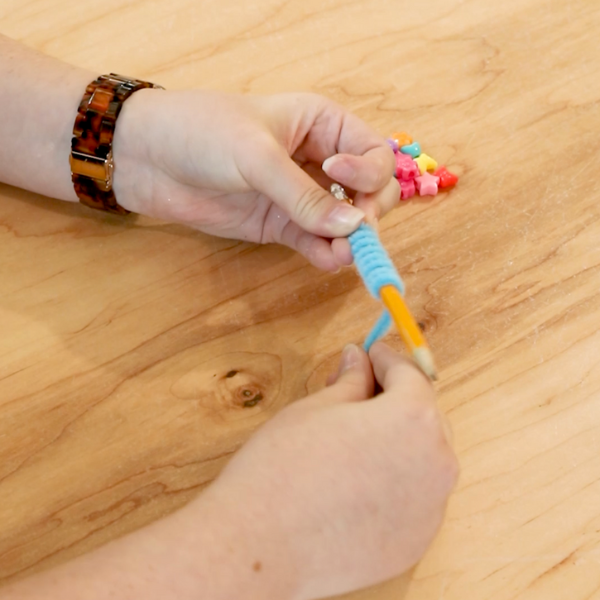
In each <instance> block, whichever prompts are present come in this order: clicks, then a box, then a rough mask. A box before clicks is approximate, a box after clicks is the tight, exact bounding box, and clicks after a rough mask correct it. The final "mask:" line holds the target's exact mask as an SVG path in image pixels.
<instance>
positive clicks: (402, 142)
mask: <svg viewBox="0 0 600 600" xmlns="http://www.w3.org/2000/svg"><path fill="white" fill-rule="evenodd" d="M392 139H393V140H394V141H395V142H396V143H397V144H398V147H400V148H401V147H402V146H408V145H410V144H412V142H413V139H412V138H411V137H410V135H408V133H406V132H404V131H397V132H396V133H393V134H392Z"/></svg>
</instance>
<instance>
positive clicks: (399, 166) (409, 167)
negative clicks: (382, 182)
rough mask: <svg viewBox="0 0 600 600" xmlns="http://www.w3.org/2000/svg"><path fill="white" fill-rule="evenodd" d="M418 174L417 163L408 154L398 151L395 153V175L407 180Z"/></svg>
mask: <svg viewBox="0 0 600 600" xmlns="http://www.w3.org/2000/svg"><path fill="white" fill-rule="evenodd" d="M418 174H419V167H417V163H415V161H414V160H413V159H412V158H411V157H410V156H409V155H408V154H402V153H401V152H398V153H397V154H396V177H397V178H398V179H404V180H405V181H408V180H410V179H414V178H415V177H416V176H417V175H418Z"/></svg>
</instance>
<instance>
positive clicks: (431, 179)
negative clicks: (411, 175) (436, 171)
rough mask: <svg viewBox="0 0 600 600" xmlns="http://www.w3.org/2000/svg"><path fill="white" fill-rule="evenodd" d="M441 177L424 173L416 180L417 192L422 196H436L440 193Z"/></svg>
mask: <svg viewBox="0 0 600 600" xmlns="http://www.w3.org/2000/svg"><path fill="white" fill-rule="evenodd" d="M439 181H440V178H439V177H436V176H435V175H432V174H431V173H423V175H421V176H420V177H417V178H416V179H415V184H416V186H417V190H419V195H421V196H435V195H436V194H437V193H438V183H439Z"/></svg>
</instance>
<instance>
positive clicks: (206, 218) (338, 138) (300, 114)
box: [114, 90, 400, 271]
mask: <svg viewBox="0 0 600 600" xmlns="http://www.w3.org/2000/svg"><path fill="white" fill-rule="evenodd" d="M114 157H115V165H116V169H115V177H114V189H115V193H116V196H117V198H118V201H119V203H120V204H121V205H122V206H123V207H125V208H127V209H129V210H132V211H134V212H138V213H142V214H146V215H149V216H153V217H158V218H161V219H166V220H170V221H177V222H181V223H185V224H188V225H190V226H192V227H194V228H197V229H199V230H201V231H204V232H206V233H210V234H212V235H217V236H220V237H228V238H237V239H241V240H246V241H251V242H257V243H272V242H276V243H280V244H284V245H286V246H289V247H290V248H293V249H295V250H297V251H298V252H300V253H301V254H303V255H304V256H305V257H306V258H307V259H308V260H309V261H310V262H311V263H312V264H313V265H315V266H317V267H319V268H321V269H325V270H329V271H335V270H337V269H338V268H339V267H340V266H342V265H348V264H350V263H351V262H352V256H351V253H350V247H349V244H348V241H347V240H346V239H345V236H347V235H348V234H349V233H351V232H352V231H353V230H354V229H356V228H357V227H358V225H359V223H360V222H361V221H362V220H364V219H365V218H366V219H367V220H371V221H373V220H375V219H377V218H379V217H381V216H382V215H384V214H385V213H386V212H388V211H389V210H391V209H392V208H393V207H394V206H396V205H397V204H398V200H399V196H400V192H399V187H398V184H397V182H396V180H395V179H394V178H393V170H394V156H393V153H392V151H391V149H390V148H389V147H388V145H387V143H386V141H385V140H384V139H383V138H381V137H380V136H379V135H377V134H376V133H375V132H374V131H373V130H372V129H371V128H370V127H368V126H367V125H366V124H365V123H364V122H363V121H361V120H360V119H359V118H358V117H356V116H354V115H352V114H351V113H349V112H348V111H346V110H345V109H343V108H342V107H340V106H338V105H337V104H335V103H334V102H332V101H330V100H328V99H326V98H323V97H321V96H317V95H313V94H279V95H273V96H242V95H228V94H221V93H214V92H206V91H173V92H170V91H162V90H141V91H139V92H136V93H135V94H133V95H132V97H131V98H130V99H128V100H127V102H126V103H125V104H124V107H123V110H122V112H121V115H120V117H119V121H118V124H117V128H116V132H115V140H114ZM332 157H334V158H332ZM327 159H329V160H327ZM324 162H325V164H324V165H323V168H321V167H322V164H323V163H324ZM332 181H337V182H339V183H341V184H342V185H344V186H345V187H346V188H347V189H348V190H353V191H355V192H356V197H355V207H356V208H354V207H351V206H349V205H347V204H345V203H342V202H338V201H336V200H335V199H334V198H333V196H331V194H329V191H328V189H329V184H330V183H331V182H332Z"/></svg>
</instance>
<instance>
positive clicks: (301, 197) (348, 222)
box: [246, 145, 365, 238]
mask: <svg viewBox="0 0 600 600" xmlns="http://www.w3.org/2000/svg"><path fill="white" fill-rule="evenodd" d="M257 154H258V155H257V161H258V162H259V163H260V165H259V166H258V167H257V168H255V169H253V170H252V171H251V172H250V173H248V174H247V175H246V179H247V180H248V183H249V185H250V186H252V187H253V188H254V189H256V190H257V191H259V192H261V193H263V194H265V195H266V196H268V197H269V198H270V199H271V200H273V202H275V203H276V204H278V205H279V206H280V207H282V208H283V209H284V210H285V211H286V212H287V214H288V215H289V216H290V218H291V219H292V220H293V221H294V222H295V223H297V224H298V225H299V226H300V227H302V228H303V229H305V230H306V231H308V232H310V233H313V234H315V235H318V236H321V237H329V238H334V237H343V236H346V235H348V234H350V233H352V232H353V231H354V230H355V229H356V228H357V227H358V226H359V225H360V223H361V222H362V221H363V220H364V218H365V214H364V213H363V212H362V211H361V210H359V209H358V208H354V207H353V206H350V205H349V204H346V203H345V202H339V201H337V200H336V199H335V198H334V197H333V196H332V195H331V194H330V193H329V191H327V190H325V189H323V188H322V187H321V186H320V185H318V184H317V183H316V182H315V181H314V180H313V179H312V178H311V177H310V176H309V175H307V174H306V173H305V172H304V171H303V170H302V169H301V168H300V167H299V166H298V165H297V164H296V163H295V162H294V161H293V160H292V159H291V158H290V157H289V156H288V155H287V153H286V151H285V150H284V149H283V148H282V147H280V146H278V145H273V146H270V147H266V148H263V149H262V151H260V152H258V153H257Z"/></svg>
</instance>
